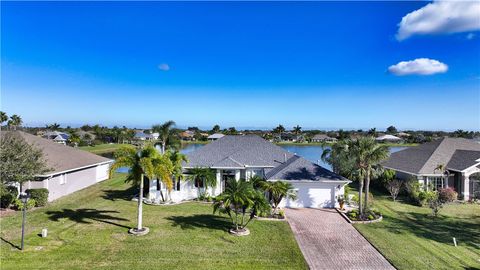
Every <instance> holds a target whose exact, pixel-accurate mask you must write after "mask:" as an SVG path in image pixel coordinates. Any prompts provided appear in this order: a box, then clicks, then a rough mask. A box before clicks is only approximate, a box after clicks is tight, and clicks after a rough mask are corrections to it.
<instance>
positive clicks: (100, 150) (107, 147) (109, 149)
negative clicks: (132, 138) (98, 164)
mask: <svg viewBox="0 0 480 270" xmlns="http://www.w3.org/2000/svg"><path fill="white" fill-rule="evenodd" d="M122 145H126V144H117V143H112V144H109V143H105V144H99V145H95V146H80V147H79V149H82V150H85V151H88V152H92V153H94V154H97V155H100V154H108V153H113V152H115V150H117V149H118V148H120V147H121V146H122Z"/></svg>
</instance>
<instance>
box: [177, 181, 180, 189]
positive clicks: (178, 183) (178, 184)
mask: <svg viewBox="0 0 480 270" xmlns="http://www.w3.org/2000/svg"><path fill="white" fill-rule="evenodd" d="M177 191H180V178H178V179H177Z"/></svg>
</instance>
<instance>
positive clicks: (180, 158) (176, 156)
mask: <svg viewBox="0 0 480 270" xmlns="http://www.w3.org/2000/svg"><path fill="white" fill-rule="evenodd" d="M166 154H167V156H168V158H169V159H170V161H171V162H172V165H173V171H172V175H173V178H174V179H175V180H177V181H180V180H183V166H182V165H183V162H185V163H188V158H187V156H186V155H184V154H182V153H180V152H179V151H173V152H171V151H167V153H166Z"/></svg>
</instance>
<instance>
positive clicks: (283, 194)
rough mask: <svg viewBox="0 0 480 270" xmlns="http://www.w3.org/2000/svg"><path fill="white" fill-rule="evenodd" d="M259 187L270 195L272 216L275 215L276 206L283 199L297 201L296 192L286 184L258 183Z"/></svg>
mask: <svg viewBox="0 0 480 270" xmlns="http://www.w3.org/2000/svg"><path fill="white" fill-rule="evenodd" d="M260 186H261V188H262V189H263V190H264V191H267V192H269V193H270V194H271V196H272V205H273V213H274V214H276V213H277V209H278V205H279V204H280V202H281V201H282V199H283V198H290V199H292V200H296V199H297V192H296V191H295V190H294V189H293V185H292V184H290V183H288V182H284V181H275V182H268V181H263V182H261V183H260Z"/></svg>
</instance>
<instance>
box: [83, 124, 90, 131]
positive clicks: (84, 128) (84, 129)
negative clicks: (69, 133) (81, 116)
mask: <svg viewBox="0 0 480 270" xmlns="http://www.w3.org/2000/svg"><path fill="white" fill-rule="evenodd" d="M80 129H81V130H83V131H90V130H92V127H91V126H89V125H83V126H81V127H80Z"/></svg>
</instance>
